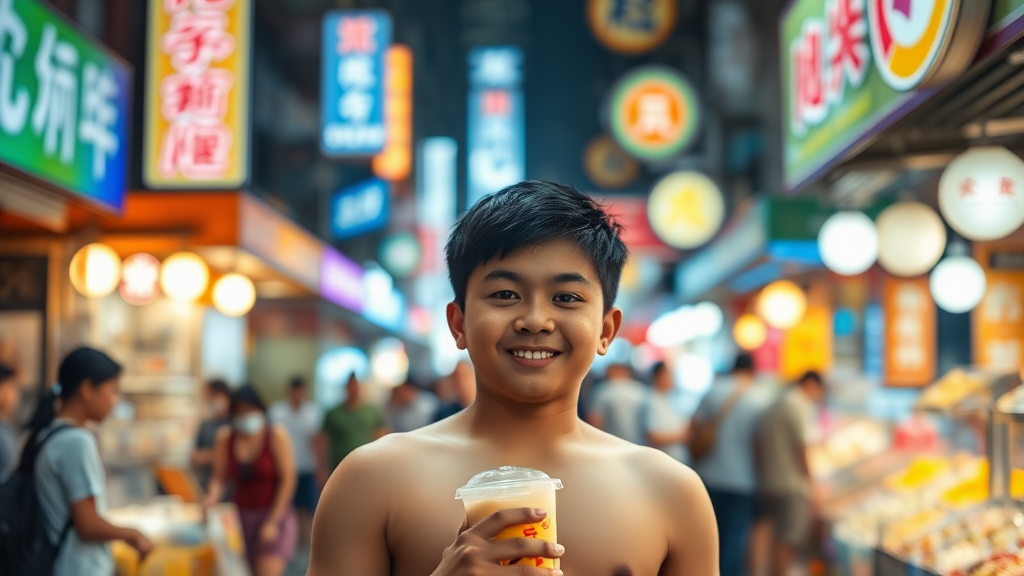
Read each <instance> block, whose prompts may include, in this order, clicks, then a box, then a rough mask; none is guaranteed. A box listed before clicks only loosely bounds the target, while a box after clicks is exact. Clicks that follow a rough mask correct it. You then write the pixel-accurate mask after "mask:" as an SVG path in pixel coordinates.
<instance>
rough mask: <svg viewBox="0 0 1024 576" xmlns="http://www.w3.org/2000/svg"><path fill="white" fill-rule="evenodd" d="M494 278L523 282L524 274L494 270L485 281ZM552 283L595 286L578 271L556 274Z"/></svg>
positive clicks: (485, 277)
mask: <svg viewBox="0 0 1024 576" xmlns="http://www.w3.org/2000/svg"><path fill="white" fill-rule="evenodd" d="M492 280H508V281H510V282H518V283H522V282H523V276H522V274H519V273H517V272H512V271H511V270H500V269H499V270H492V271H491V272H489V273H488V274H487V276H484V282H490V281H492ZM551 284H583V285H585V286H593V282H591V281H590V280H587V279H586V277H584V276H583V275H582V274H579V273H577V272H563V273H562V274H558V275H556V276H555V277H554V278H552V279H551Z"/></svg>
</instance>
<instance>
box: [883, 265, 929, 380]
mask: <svg viewBox="0 0 1024 576" xmlns="http://www.w3.org/2000/svg"><path fill="white" fill-rule="evenodd" d="M882 290H883V299H884V300H883V301H884V305H885V312H884V318H885V384H888V385H890V386H925V385H927V384H931V383H932V382H933V381H934V380H935V370H936V367H935V363H936V355H937V353H938V350H937V346H938V344H937V343H936V339H935V334H936V330H937V325H936V322H937V319H936V311H935V302H934V301H933V300H932V294H931V291H930V289H929V287H928V277H927V276H922V277H920V278H912V279H907V278H896V277H891V276H890V277H887V278H886V279H885V282H884V285H883V289H882Z"/></svg>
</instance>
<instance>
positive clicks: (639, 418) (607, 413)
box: [587, 364, 650, 446]
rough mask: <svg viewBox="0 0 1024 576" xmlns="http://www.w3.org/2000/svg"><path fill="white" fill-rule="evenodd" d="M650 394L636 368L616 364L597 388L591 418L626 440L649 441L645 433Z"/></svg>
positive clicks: (589, 417)
mask: <svg viewBox="0 0 1024 576" xmlns="http://www.w3.org/2000/svg"><path fill="white" fill-rule="evenodd" d="M649 397H650V394H649V392H648V390H647V389H646V388H644V385H643V384H641V383H639V382H637V381H636V379H634V378H633V370H632V369H631V368H630V367H629V366H627V365H625V364H612V365H611V366H609V367H608V370H607V373H606V374H605V381H604V383H602V384H601V385H599V386H597V387H596V388H595V390H594V400H593V405H592V406H591V407H590V415H589V416H588V417H587V420H588V421H589V422H590V424H592V425H593V426H594V427H596V428H600V429H601V430H604V431H605V432H608V433H609V434H612V435H613V436H618V437H619V438H622V439H623V440H626V441H629V442H632V443H633V444H639V445H641V446H646V445H647V438H645V434H644V420H643V413H644V407H645V406H646V405H647V402H648V399H649Z"/></svg>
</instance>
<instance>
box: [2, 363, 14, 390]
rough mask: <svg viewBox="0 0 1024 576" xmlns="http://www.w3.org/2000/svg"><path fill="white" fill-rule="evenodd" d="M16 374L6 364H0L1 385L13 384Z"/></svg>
mask: <svg viewBox="0 0 1024 576" xmlns="http://www.w3.org/2000/svg"><path fill="white" fill-rule="evenodd" d="M14 374H15V372H14V368H11V367H10V366H8V365H6V364H3V363H0V385H2V384H6V383H7V382H8V381H10V382H11V383H12V384H13V383H14V379H13V377H14Z"/></svg>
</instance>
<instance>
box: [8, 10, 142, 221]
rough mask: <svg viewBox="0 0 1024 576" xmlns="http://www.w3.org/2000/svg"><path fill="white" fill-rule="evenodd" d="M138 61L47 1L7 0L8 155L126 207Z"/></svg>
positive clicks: (72, 188)
mask: <svg viewBox="0 0 1024 576" xmlns="http://www.w3.org/2000/svg"><path fill="white" fill-rule="evenodd" d="M131 82H132V72H131V68H130V67H129V66H128V65H127V64H125V63H124V62H123V61H122V60H121V59H120V58H117V57H116V56H113V55H112V54H111V53H109V52H108V51H107V50H106V48H104V47H103V46H102V45H100V44H99V43H97V42H96V41H95V40H92V39H90V38H89V37H87V36H85V35H84V34H82V33H81V32H79V30H78V28H77V27H76V26H75V25H74V24H71V23H69V22H68V21H67V20H65V19H64V18H63V17H62V16H60V15H59V14H58V13H57V12H55V11H54V10H52V9H50V8H48V7H47V4H46V3H43V2H36V1H34V0H0V162H2V163H4V164H6V165H8V166H11V167H13V168H14V169H16V170H17V171H18V172H20V173H23V174H26V175H28V176H30V177H32V178H33V179H36V180H39V181H41V182H44V183H46V184H48V185H50V187H52V188H55V189H58V190H61V191H66V192H70V193H72V194H73V195H75V196H77V197H79V198H85V199H87V200H91V201H93V202H96V203H98V204H100V205H102V206H104V207H106V208H108V209H113V210H116V211H120V210H121V208H122V205H123V203H124V192H125V188H126V187H127V183H126V182H127V162H128V121H129V119H130V112H129V102H130V100H131Z"/></svg>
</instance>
